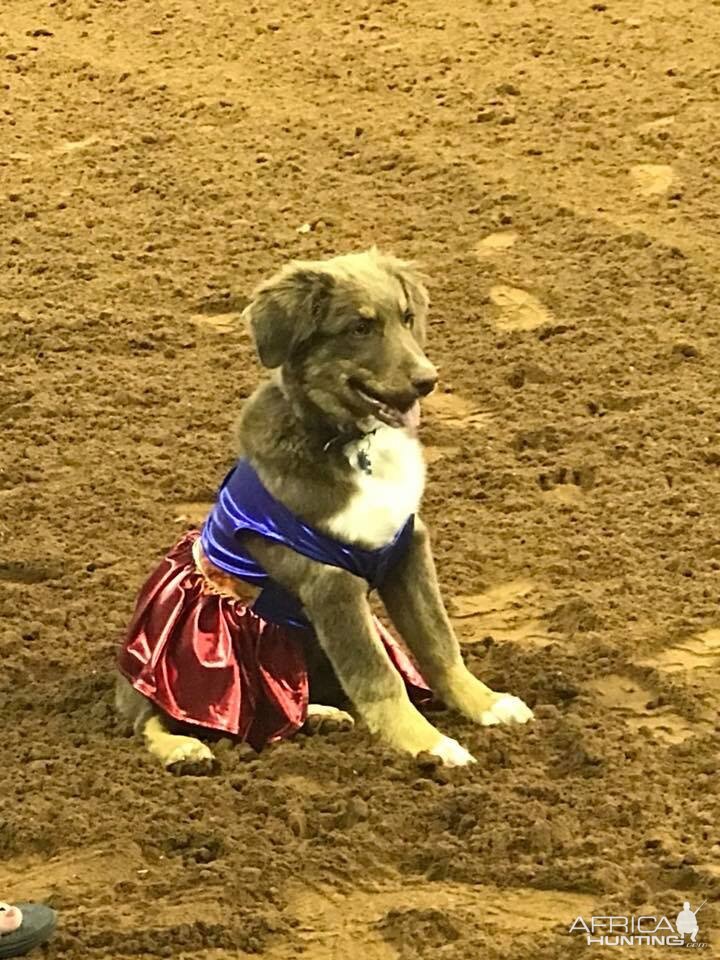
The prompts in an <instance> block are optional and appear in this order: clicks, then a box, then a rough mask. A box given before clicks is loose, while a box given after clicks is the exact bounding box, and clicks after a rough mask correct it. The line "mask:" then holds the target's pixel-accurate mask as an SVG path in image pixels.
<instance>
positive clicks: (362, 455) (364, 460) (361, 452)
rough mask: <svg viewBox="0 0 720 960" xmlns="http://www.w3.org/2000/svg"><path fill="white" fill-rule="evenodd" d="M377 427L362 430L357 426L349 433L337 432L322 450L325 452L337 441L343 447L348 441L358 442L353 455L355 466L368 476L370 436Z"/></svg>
mask: <svg viewBox="0 0 720 960" xmlns="http://www.w3.org/2000/svg"><path fill="white" fill-rule="evenodd" d="M377 431H378V428H377V427H375V428H374V429H373V430H367V431H362V430H359V429H358V428H355V430H354V431H353V433H351V434H347V433H346V434H342V433H339V434H337V436H335V437H332V438H331V439H330V440H328V442H327V443H326V444H325V446H324V447H323V451H324V452H327V451H328V450H329V449H330V447H332V446H334V444H336V443H338V442H342V445H343V447H345V446H347V445H348V444H350V443H357V444H359V446H358V449H357V455H356V457H355V466H356V467H357V468H358V470H361V471H362V472H363V473H365V474H367V475H368V476H370V475H371V474H372V460H371V459H370V437H372V436H373V435H374V434H376V433H377Z"/></svg>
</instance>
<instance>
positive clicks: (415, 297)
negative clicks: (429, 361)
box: [373, 248, 430, 343]
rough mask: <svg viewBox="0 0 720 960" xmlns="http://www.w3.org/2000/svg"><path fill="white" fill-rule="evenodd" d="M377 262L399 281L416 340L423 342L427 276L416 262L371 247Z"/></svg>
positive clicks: (427, 297)
mask: <svg viewBox="0 0 720 960" xmlns="http://www.w3.org/2000/svg"><path fill="white" fill-rule="evenodd" d="M373 250H374V252H375V254H376V256H377V258H378V262H379V263H380V264H381V265H382V267H383V268H384V269H385V270H386V271H387V272H388V273H389V274H390V275H391V276H393V277H396V278H397V280H399V281H400V284H401V286H402V288H403V290H404V291H405V296H406V297H407V299H408V306H409V307H410V309H411V310H412V312H413V313H414V314H415V320H416V324H415V329H416V332H417V335H418V340H420V342H421V343H424V342H425V331H426V321H427V312H428V307H429V306H430V297H429V295H428V292H427V287H426V286H425V284H426V283H427V280H428V278H427V276H426V275H425V274H424V273H422V272H421V271H420V268H419V267H418V264H417V263H415V262H414V261H412V260H401V259H400V258H399V257H393V256H390V255H388V254H382V253H380V252H379V251H377V249H376V248H373Z"/></svg>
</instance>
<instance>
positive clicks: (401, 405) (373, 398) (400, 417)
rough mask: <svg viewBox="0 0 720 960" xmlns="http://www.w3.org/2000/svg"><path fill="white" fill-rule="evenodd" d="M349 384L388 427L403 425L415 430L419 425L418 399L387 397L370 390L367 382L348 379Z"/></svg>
mask: <svg viewBox="0 0 720 960" xmlns="http://www.w3.org/2000/svg"><path fill="white" fill-rule="evenodd" d="M349 385H350V386H351V387H352V389H353V390H354V391H355V393H356V394H357V395H358V396H359V397H360V398H361V399H362V400H363V401H364V402H365V404H366V405H367V406H368V407H369V412H370V413H372V415H373V416H375V417H377V419H378V420H380V421H382V423H386V424H387V425H388V426H389V427H404V428H405V429H406V430H417V428H418V427H419V425H420V401H419V400H410V401H409V402H408V401H400V402H398V400H397V399H395V398H393V399H389V398H388V397H383V396H382V395H381V394H379V393H377V392H376V391H375V390H372V389H371V388H370V387H368V386H367V384H364V383H359V382H358V381H357V380H350V381H349Z"/></svg>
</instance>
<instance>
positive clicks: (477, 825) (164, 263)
mask: <svg viewBox="0 0 720 960" xmlns="http://www.w3.org/2000/svg"><path fill="white" fill-rule="evenodd" d="M621 8H622V4H621V5H620V7H618V5H617V3H616V4H608V5H606V4H588V3H578V2H571V3H569V4H565V5H564V6H563V11H562V17H560V16H557V15H556V13H554V12H552V11H551V12H550V13H543V12H542V11H538V9H537V5H536V4H531V3H530V2H529V0H518V2H517V3H515V4H514V5H509V6H508V5H495V6H492V5H490V6H485V7H483V8H482V9H481V10H480V12H478V8H477V5H474V4H473V5H468V4H465V3H460V4H459V5H457V4H456V5H454V6H453V7H452V9H450V7H449V6H448V5H447V4H444V5H440V4H438V3H436V2H435V0H422V2H420V3H415V4H408V3H405V2H402V0H401V2H398V3H381V2H370V3H369V4H365V5H364V6H363V7H362V8H360V7H358V8H357V10H355V9H354V8H351V7H347V8H346V9H343V10H340V9H339V8H337V7H334V6H332V7H331V5H328V4H323V3H321V4H319V5H317V4H316V5H314V6H312V7H307V6H302V5H300V6H298V5H295V6H292V5H289V4H287V3H284V2H282V0H275V2H273V3H271V4H270V5H269V6H268V5H258V6H253V7H250V8H248V10H243V11H241V12H240V11H238V9H237V7H236V5H232V4H229V3H226V2H223V0H212V2H209V3H206V4H203V5H200V6H198V5H192V4H188V3H184V2H179V0H160V2H158V3H154V4H146V5H145V7H143V8H142V9H140V8H139V7H138V8H133V10H132V16H130V12H131V11H129V10H128V5H127V4H126V3H124V2H122V0H110V2H103V3H99V2H95V0H89V2H86V0H83V2H80V0H65V2H59V3H57V4H53V5H50V6H48V5H47V4H42V3H40V2H38V0H24V2H22V3H21V2H19V0H10V2H8V3H6V4H5V7H4V10H3V23H2V32H1V33H0V45H1V46H2V58H1V59H0V63H1V64H2V66H0V74H1V76H0V89H1V90H2V93H3V111H4V114H3V117H4V121H5V124H4V138H3V148H4V150H3V155H2V157H0V164H1V165H2V184H1V186H0V227H1V228H2V229H0V237H1V238H2V239H1V240H0V243H2V246H3V252H4V256H3V258H2V260H1V261H0V274H1V276H2V300H1V302H0V359H1V360H2V364H3V383H4V391H3V392H2V395H1V396H0V426H1V427H2V437H3V456H2V459H1V462H0V583H1V586H2V591H1V592H0V661H1V662H2V670H1V671H0V716H1V717H2V726H3V763H2V767H1V768H0V847H1V848H2V850H3V854H4V857H3V863H2V865H0V897H1V898H2V899H11V900H13V899H15V900H20V899H25V898H41V899H44V900H47V901H48V902H50V903H53V904H55V905H56V906H57V907H58V909H59V911H60V915H61V923H60V927H59V929H58V932H57V934H56V936H55V938H54V939H53V941H52V943H51V945H50V946H49V948H48V955H49V956H50V957H60V956H62V957H64V958H68V960H80V958H82V960H88V958H91V960H92V958H98V960H100V958H104V957H111V956H112V957H116V956H130V955H132V956H142V957H164V956H174V957H178V958H181V960H182V958H189V957H198V956H203V957H208V958H214V957H219V956H221V955H224V954H226V953H228V952H238V953H239V954H240V955H243V954H263V955H265V956H266V957H269V958H278V960H284V958H290V957H296V956H299V955H301V954H303V953H304V954H305V955H306V956H311V957H313V958H318V960H323V958H328V960H329V958H330V957H332V956H338V955H340V954H342V955H344V956H346V957H347V958H348V960H352V958H355V957H362V958H363V960H367V958H378V960H387V958H396V957H406V956H407V957H409V956H411V955H412V956H430V955H431V954H432V955H433V956H435V955H437V956H440V955H442V956H443V957H447V958H451V960H455V958H457V960H465V958H467V957H468V956H473V955H478V956H485V957H488V958H495V957H497V958H500V957H503V958H504V957H507V956H512V957H515V958H517V960H535V958H538V960H540V958H543V960H553V958H558V960H559V958H561V957H562V958H567V957H570V958H572V957H574V956H577V955H579V953H580V952H582V950H583V946H584V943H583V941H582V938H581V937H579V936H577V935H575V934H570V933H569V932H568V928H569V926H570V924H571V923H572V921H573V920H574V919H575V918H576V917H577V916H585V917H590V916H592V915H593V914H596V915H597V914H598V913H600V912H602V911H604V910H605V911H610V912H613V913H615V914H616V915H617V914H619V915H625V914H626V913H631V912H633V911H634V912H636V913H654V912H666V913H667V914H668V915H669V916H673V915H675V914H676V913H677V912H678V910H679V909H680V908H681V906H682V902H683V901H684V900H686V899H687V900H690V901H691V903H692V906H693V908H695V907H696V906H697V905H698V904H699V903H700V902H701V901H702V900H704V899H706V900H707V903H706V905H705V906H704V907H703V909H702V912H701V913H700V914H699V916H698V919H699V921H700V929H701V933H702V937H703V939H704V940H705V941H708V942H711V943H714V944H717V936H718V934H717V931H718V929H719V928H720V911H719V910H718V900H719V899H720V833H719V832H718V824H719V823H720V809H719V802H718V796H719V795H720V767H719V765H718V755H719V754H718V746H719V745H720V743H719V740H720V728H719V725H718V703H719V702H720V683H719V682H718V676H719V675H720V674H719V671H718V668H719V667H720V646H719V645H718V637H719V636H720V633H719V629H720V623H719V622H718V620H719V614H718V609H717V578H718V571H720V543H719V542H718V535H717V531H718V528H719V526H720V497H718V484H719V482H720V475H719V474H718V463H719V462H720V457H719V455H718V443H717V436H716V432H717V430H716V425H717V423H718V420H719V418H720V392H718V388H717V385H716V380H717V377H716V371H717V369H718V368H719V367H720V340H719V334H718V326H717V317H716V315H715V313H716V311H715V307H714V304H716V303H717V302H718V300H719V299H720V289H719V286H718V280H717V270H716V262H715V246H716V244H715V239H716V236H715V231H716V221H717V215H718V209H720V194H719V193H718V177H717V175H716V173H715V172H714V171H715V169H716V163H715V144H716V143H717V142H718V140H719V139H720V130H719V129H718V119H717V116H716V112H714V111H708V110H707V109H706V107H705V100H707V99H708V98H712V97H713V95H714V94H713V90H714V86H713V85H714V84H715V79H714V78H713V76H712V71H708V70H707V69H706V67H705V66H704V65H705V64H707V63H710V62H712V58H713V56H714V54H715V51H716V49H717V42H718V34H719V33H720V12H718V9H717V8H712V7H711V8H709V9H708V7H707V5H696V6H695V7H693V6H692V5H690V6H688V5H687V4H685V5H683V7H682V24H681V27H678V22H679V21H678V20H677V18H676V15H675V12H674V11H673V10H671V9H669V8H667V5H666V6H665V7H663V8H662V9H660V8H657V9H656V8H655V7H653V8H652V9H651V8H648V10H647V12H643V14H642V16H641V17H638V16H636V11H634V10H633V11H629V10H628V11H623V10H622V9H621ZM678 9H679V8H678ZM626 14H627V16H626ZM678 30H680V33H681V35H682V40H683V42H682V43H678V36H679V34H678ZM588 78H592V82H589V79H588ZM638 91H641V92H642V95H641V96H638ZM371 243H378V244H379V245H380V246H382V247H385V248H388V249H390V250H393V251H395V252H397V253H398V254H401V255H404V256H409V257H416V258H418V259H420V260H422V261H423V263H424V265H425V268H426V270H427V272H428V273H429V274H430V276H431V278H432V283H431V293H432V298H433V314H432V317H433V320H432V323H431V329H430V347H429V349H430V353H431V355H432V357H433V359H435V360H437V362H438V364H439V366H440V368H441V371H442V376H443V386H442V388H441V390H440V391H439V392H438V393H437V394H436V395H435V396H434V397H433V398H430V400H429V401H428V403H427V406H426V410H425V414H424V421H423V439H424V441H425V443H426V444H427V446H428V448H429V454H428V461H429V468H428V473H429V483H428V490H427V494H426V497H425V501H424V515H425V519H426V520H427V521H428V522H429V524H430V526H431V528H432V530H433V537H434V548H435V553H436V557H437V562H438V569H439V575H440V578H441V581H442V585H443V589H444V592H445V594H446V596H447V598H448V601H449V602H451V609H452V611H453V615H454V617H455V622H456V625H457V628H458V633H459V635H460V636H461V638H462V641H463V645H464V648H465V652H466V657H467V660H468V663H469V665H470V667H471V669H473V670H474V671H475V672H476V673H477V674H478V675H480V676H482V677H483V679H485V680H486V681H487V682H488V683H490V684H491V685H493V686H496V687H497V688H498V689H505V690H508V691H511V692H512V693H515V694H517V695H519V696H522V697H524V698H525V699H527V700H528V701H529V702H530V703H531V704H532V705H533V706H534V708H535V713H536V721H535V723H534V724H532V725H530V726H528V727H523V728H521V729H517V730H513V729H498V728H491V729H481V728H478V727H475V726H473V725H472V724H470V723H469V722H466V721H464V720H462V719H461V718H459V717H457V716H455V715H453V714H451V713H449V712H446V711H440V712H438V713H437V714H436V715H434V717H433V719H434V722H436V723H437V725H438V726H439V727H440V728H441V729H442V730H443V731H444V732H447V733H448V734H450V735H452V736H454V737H457V738H458V739H460V741H461V742H462V743H464V744H465V745H466V746H467V748H468V749H470V750H471V751H472V752H473V753H474V755H475V756H476V758H477V760H478V762H477V764H476V765H474V766H473V767H471V768H467V769H463V770H446V769H444V768H438V767H436V766H427V765H423V764H422V763H416V762H415V761H412V760H409V759H406V758H403V757H398V756H396V755H394V754H393V753H392V752H390V751H387V750H385V749H384V748H383V747H382V746H380V745H378V744H377V743H373V742H372V741H371V740H370V738H369V737H368V736H367V734H366V732H365V731H363V729H362V728H361V727H359V728H357V729H356V730H355V731H354V732H352V733H332V734H329V735H328V736H317V737H305V736H298V737H296V738H295V739H294V740H293V741H291V742H287V743H283V744H280V745H277V746H275V747H273V748H271V749H269V750H268V751H267V752H266V753H264V754H263V755H262V756H260V757H256V756H255V755H253V754H252V753H251V752H248V751H247V750H244V749H242V748H240V747H238V746H236V745H234V744H232V743H230V742H229V741H225V742H221V743H220V744H219V745H217V752H218V757H219V761H220V765H221V769H220V771H219V773H218V774H217V775H216V776H214V777H210V778H193V777H188V778H173V777H171V776H168V775H167V774H165V773H164V772H163V771H162V770H160V769H158V767H157V766H156V764H155V762H154V761H153V760H152V758H150V757H149V756H148V755H147V754H146V753H145V752H144V751H143V749H142V747H141V745H139V744H138V743H136V742H135V741H134V740H132V739H131V738H128V737H127V736H126V734H125V731H124V730H123V729H122V726H121V725H120V724H119V723H118V721H117V720H116V718H115V715H114V711H113V706H112V676H111V674H112V669H113V663H114V658H115V650H116V645H117V643H118V639H119V637H120V636H121V635H122V632H123V629H124V627H125V625H126V623H127V620H128V617H129V615H130V612H131V609H132V605H133V601H134V596H135V592H136V590H137V588H138V587H139V585H140V583H141V581H142V579H143V578H144V576H145V575H146V573H147V571H148V570H149V569H150V568H151V567H152V565H153V564H154V563H155V561H156V558H157V557H158V556H159V555H160V554H161V552H162V551H163V550H164V549H165V548H166V547H167V546H168V545H170V544H171V543H172V542H173V541H174V540H176V539H177V538H178V537H179V535H180V534H181V533H182V532H183V531H184V530H185V529H187V528H189V527H191V526H193V525H197V524H198V523H200V522H201V521H202V517H203V515H204V513H205V512H206V510H207V508H208V504H209V503H211V502H212V499H213V497H214V493H215V490H216V487H217V484H218V483H219V481H220V480H221V479H222V477H223V475H224V473H225V472H226V470H227V468H228V467H229V465H230V463H231V461H232V458H233V452H232V446H231V433H232V424H233V422H234V420H235V418H236V417H237V414H238V411H239V409H240V407H241V405H242V402H243V400H244V399H245V398H246V397H247V396H248V395H249V393H250V392H251V391H252V389H253V388H254V387H255V385H256V383H257V382H258V378H259V376H260V375H261V371H260V369H259V366H258V364H257V362H256V359H255V357H254V354H253V350H252V346H251V343H250V339H249V335H248V331H247V330H246V329H245V328H244V327H243V326H242V324H241V321H240V313H241V311H242V309H243V307H244V305H245V304H246V303H247V297H248V295H249V293H250V291H251V289H252V287H253V286H254V285H255V284H256V283H257V282H258V281H259V280H260V279H261V278H263V277H264V276H266V275H267V274H268V273H269V272H270V271H273V270H275V269H276V268H277V266H278V265H279V264H280V263H281V262H283V261H285V260H286V259H288V258H290V257H301V258H312V257H316V256H329V255H332V254H334V253H338V252H344V251H347V250H349V249H354V248H359V247H365V246H369V245H370V244H371Z"/></svg>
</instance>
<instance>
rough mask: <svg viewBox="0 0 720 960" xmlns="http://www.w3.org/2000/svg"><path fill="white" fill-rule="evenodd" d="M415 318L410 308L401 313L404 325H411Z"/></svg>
mask: <svg viewBox="0 0 720 960" xmlns="http://www.w3.org/2000/svg"><path fill="white" fill-rule="evenodd" d="M414 319H415V314H414V313H413V312H412V310H406V311H405V313H404V314H403V318H402V322H403V326H404V327H411V326H412V325H413V321H414Z"/></svg>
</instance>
